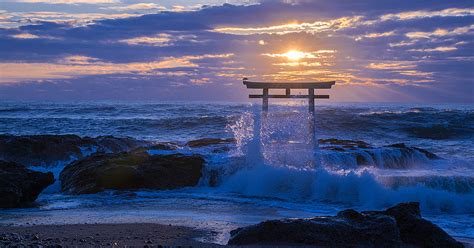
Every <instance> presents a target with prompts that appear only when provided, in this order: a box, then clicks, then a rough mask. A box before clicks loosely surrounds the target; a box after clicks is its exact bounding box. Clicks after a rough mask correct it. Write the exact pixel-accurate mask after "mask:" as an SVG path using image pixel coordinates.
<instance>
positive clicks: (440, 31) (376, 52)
mask: <svg viewBox="0 0 474 248" xmlns="http://www.w3.org/2000/svg"><path fill="white" fill-rule="evenodd" d="M394 3H395V4H394ZM175 4H176V3H169V4H168V5H167V4H165V2H160V3H159V4H158V2H152V1H139V0H137V1H135V0H134V1H128V0H127V1H124V2H122V3H114V4H97V5H87V6H86V5H84V4H78V5H77V6H75V5H70V4H69V5H61V6H53V7H51V6H50V5H46V4H41V5H38V6H48V8H51V9H50V10H49V11H37V9H35V11H33V10H32V11H26V10H21V11H23V12H12V11H7V12H1V11H0V22H2V21H6V22H10V21H11V22H17V24H18V27H13V28H8V29H0V50H1V51H2V52H1V53H0V66H1V67H0V73H1V74H2V75H1V76H0V78H2V82H4V84H3V85H2V86H1V87H0V91H3V92H6V91H5V90H4V89H6V88H5V87H6V86H4V85H6V83H8V85H9V86H8V87H9V88H8V89H11V90H13V89H17V90H18V91H20V90H25V89H27V86H25V85H27V84H30V85H31V86H30V87H32V88H36V87H40V86H35V85H36V84H38V82H41V84H42V85H46V84H47V85H49V86H47V87H46V86H41V87H40V88H41V89H42V90H46V89H48V90H51V92H57V91H55V89H57V90H59V89H62V88H67V87H69V86H68V85H75V86H74V87H75V88H74V89H75V90H76V91H77V92H78V93H77V94H78V95H80V91H82V92H89V91H88V90H89V89H91V88H93V89H96V90H97V91H96V92H97V94H96V95H95V96H96V97H100V87H104V89H108V90H110V89H114V90H117V91H116V92H119V89H121V90H123V92H126V91H127V90H128V88H134V87H135V85H143V88H144V89H150V91H151V89H152V88H153V87H154V86H153V83H152V82H154V83H156V84H159V85H160V86H161V87H160V89H159V90H160V91H167V92H168V94H170V95H171V94H172V93H170V92H172V91H173V90H174V89H176V88H188V87H190V88H193V87H202V88H206V87H207V88H206V89H210V88H211V87H210V85H212V86H213V87H212V89H213V90H214V91H213V92H217V95H219V97H220V96H221V95H222V98H224V99H227V98H232V97H235V95H240V93H245V92H240V91H241V90H244V89H241V88H242V87H241V78H242V77H243V76H247V77H250V78H252V79H255V80H284V81H288V80H289V81H291V80H294V81H298V80H301V81H306V80H326V79H327V80H336V81H337V83H338V85H340V86H341V88H347V89H348V90H347V92H346V96H350V92H351V90H350V89H353V87H359V86H361V85H363V86H364V87H373V88H375V87H384V89H386V91H385V93H387V92H388V93H387V94H395V93H394V91H403V92H401V93H403V94H406V95H411V94H412V92H414V91H415V90H414V89H415V88H416V87H424V88H425V89H426V88H430V87H432V88H436V89H437V90H439V91H440V92H441V91H443V90H448V89H452V88H453V86H452V85H448V84H447V83H446V82H450V83H451V84H457V85H458V86H459V85H461V84H467V83H469V79H470V78H472V77H473V76H474V75H472V72H470V71H471V70H468V69H467V68H472V66H473V62H474V59H473V58H472V56H470V54H472V52H473V47H472V42H471V40H472V39H473V38H474V37H473V35H474V34H473V32H472V13H471V11H470V8H471V7H470V6H472V4H471V5H470V2H469V1H464V0H460V1H445V2H431V0H422V1H407V2H403V3H400V2H399V1H395V0H387V2H380V1H375V0H368V1H364V2H356V1H352V2H347V1H342V0H334V1H305V0H303V1H297V2H293V3H290V4H285V3H281V2H275V1H263V2H262V3H259V4H254V5H245V6H237V5H230V4H224V5H220V6H203V7H199V8H194V9H191V10H189V8H190V6H191V5H192V4H191V3H190V4H188V6H184V7H185V8H182V7H176V8H175V9H174V10H173V9H172V8H173V6H172V5H175ZM23 5H27V4H23ZM28 5H29V4H28ZM161 5H163V6H165V7H166V8H167V10H166V11H161V7H160V6H161ZM388 6H390V8H388ZM76 7H77V8H82V9H81V11H77V9H74V8H76ZM116 7H118V8H116ZM65 8H68V10H71V12H68V11H66V9H65ZM147 8H148V9H147ZM186 8H187V9H186ZM62 10H64V12H62ZM181 10H187V11H181ZM17 11H19V10H17ZM92 12H93V13H95V14H90V13H92ZM151 12H154V13H152V14H150V13H151ZM141 13H149V14H146V15H142V14H141ZM45 20H46V21H47V22H45ZM48 37H54V38H48ZM203 54H204V55H205V54H207V55H206V56H204V55H203ZM212 54H215V55H214V57H213V56H211V55H212ZM229 54H232V56H228V55H229ZM78 55H80V56H78ZM218 55H221V56H223V57H215V56H218ZM25 71H28V72H29V73H28V74H26V75H25V73H24V72H25ZM88 80H90V81H88ZM89 82H94V83H89ZM142 82H143V83H142ZM35 83H36V84H35ZM15 85H16V86H15ZM20 85H22V86H20ZM61 85H63V86H61ZM399 85H403V87H405V88H403V87H398V86H399ZM99 86H100V87H99ZM43 87H44V88H43ZM71 87H72V86H71ZM88 87H89V88H88ZM408 87H410V92H408V91H406V89H407V88H408ZM341 88H339V89H341ZM153 89H154V88H153ZM193 89H194V88H193ZM18 91H15V92H18ZM405 91H406V92H405ZM8 92H13V91H8ZM141 93H143V92H141ZM154 93H155V94H157V93H156V92H155V91H154ZM185 93H186V94H188V96H191V95H193V94H196V92H195V91H192V90H189V91H188V92H185ZM49 94H52V93H49ZM84 94H85V93H84ZM117 94H120V93H117ZM124 94H125V93H124ZM168 94H162V95H160V96H162V97H164V98H166V97H167V96H168ZM186 94H182V95H186ZM203 94H207V95H206V96H207V97H208V98H209V99H214V98H215V97H216V96H213V95H211V94H210V93H206V92H203ZM433 94H434V93H433ZM0 95H2V94H0ZM45 95H46V93H45ZM244 95H245V94H244ZM465 95H466V94H465V93H464V92H460V93H457V96H458V97H459V98H460V99H468V98H467V97H466V96H465ZM2 96H5V93H4V94H3V95H2ZM137 96H138V94H137ZM391 96H392V97H394V95H391ZM397 96H399V95H397ZM423 96H424V97H426V99H434V100H436V101H438V100H439V101H441V99H442V100H446V99H449V100H453V99H454V100H456V99H455V96H450V98H448V96H445V95H443V94H438V95H432V96H429V94H425V95H423ZM124 97H128V94H127V96H124ZM394 98H395V97H394ZM343 99H349V98H343ZM371 99H374V98H367V100H371ZM410 99H417V98H416V97H414V98H410Z"/></svg>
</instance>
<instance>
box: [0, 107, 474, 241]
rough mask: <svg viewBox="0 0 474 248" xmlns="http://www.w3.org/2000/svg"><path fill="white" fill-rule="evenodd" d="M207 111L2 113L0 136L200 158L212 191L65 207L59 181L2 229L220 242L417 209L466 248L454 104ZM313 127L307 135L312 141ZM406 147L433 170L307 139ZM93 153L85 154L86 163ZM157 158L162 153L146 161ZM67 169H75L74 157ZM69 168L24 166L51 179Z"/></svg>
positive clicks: (461, 143)
mask: <svg viewBox="0 0 474 248" xmlns="http://www.w3.org/2000/svg"><path fill="white" fill-rule="evenodd" d="M259 107H260V106H258V105H251V104H246V103H245V104H243V103H205V102H192V103H183V102H165V103H160V102H110V101H109V102H60V103H59V102H1V103H0V134H14V135H31V134H55V135H58V134H77V135H80V136H92V137H95V136H100V135H112V136H116V137H124V136H128V137H134V138H136V139H140V140H149V141H159V142H174V143H177V144H181V145H182V146H181V147H180V148H179V149H178V150H179V151H180V152H183V153H199V154H202V155H203V156H204V157H205V159H206V168H205V170H204V176H203V178H208V176H209V175H208V174H207V173H209V172H210V171H218V173H219V180H218V182H217V184H216V185H210V184H209V183H208V180H204V179H203V180H201V182H200V183H199V185H198V186H197V187H193V188H186V189H180V190H167V191H153V190H142V191H138V192H115V191H106V192H102V193H98V194H93V195H80V196H72V195H65V194H62V193H61V192H60V191H59V182H57V183H56V184H55V185H53V186H50V187H49V188H48V189H47V190H45V191H44V192H43V193H42V194H41V195H40V197H39V198H38V203H39V205H38V206H37V207H34V208H25V209H14V210H0V216H1V218H0V223H1V224H17V225H25V224H33V223H34V224H63V223H125V222H156V223H169V224H179V225H188V226H193V227H199V228H203V229H206V230H209V231H210V232H212V234H213V236H210V237H209V238H208V240H206V241H211V242H218V243H225V242H226V241H227V239H228V232H229V231H230V230H232V229H234V228H236V227H240V226H244V225H248V224H254V223H257V222H259V221H262V220H266V219H277V218H285V217H311V216H315V215H333V214H335V213H337V211H339V210H341V209H345V208H354V209H357V210H369V209H383V208H386V207H389V206H391V205H393V204H396V203H399V202H404V201H418V202H420V204H421V208H422V214H423V216H424V217H426V218H428V219H430V220H431V221H433V222H435V223H436V224H438V225H440V226H441V227H442V228H444V229H445V230H446V231H447V232H448V233H450V234H452V235H454V236H457V237H467V238H474V106H473V105H459V104H457V105H456V104H444V105H427V104H416V105H413V104H379V103H377V104H376V103H371V104H367V103H365V104H361V103H357V104H354V103H352V104H349V103H339V104H322V105H317V106H316V112H315V115H314V116H313V115H311V114H309V113H307V107H306V106H304V105H303V104H302V106H300V105H291V106H289V105H286V104H284V103H281V104H278V105H272V106H271V107H270V111H269V112H268V113H266V114H265V113H261V112H260V110H259ZM311 125H315V130H316V132H315V134H314V135H315V136H314V137H313V136H312V135H313V134H312V131H311V130H312V129H311ZM198 138H234V139H235V140H236V143H235V144H232V145H230V146H231V149H230V150H229V151H225V152H220V153H215V152H213V149H214V148H211V147H203V148H198V149H190V148H187V147H186V146H184V144H185V143H186V142H187V141H189V140H194V139H198ZM318 138H319V139H323V138H338V139H349V140H361V141H365V142H367V143H369V144H371V145H373V146H375V147H382V146H384V145H389V144H394V143H405V144H406V145H408V146H416V147H419V148H423V149H426V150H428V151H430V152H433V153H435V154H437V155H439V156H440V157H442V158H443V159H442V160H429V161H428V160H426V159H423V158H421V157H420V158H418V157H416V156H414V157H413V158H410V159H409V160H408V162H407V163H408V165H407V166H405V167H404V168H405V169H393V168H386V166H384V164H386V163H389V162H390V160H391V158H392V157H396V156H397V154H387V153H386V151H384V150H383V149H380V150H377V149H375V150H374V152H375V153H377V156H378V158H379V159H378V161H374V163H373V165H372V166H366V167H361V166H358V165H357V164H356V163H355V162H354V158H353V157H351V156H349V155H347V154H344V153H337V152H331V151H328V150H324V149H319V148H318V146H317V145H314V141H315V140H316V139H318ZM88 152H91V151H84V153H88ZM149 152H150V153H152V154H153V153H156V154H158V153H163V152H165V151H149ZM72 159H74V158H72ZM67 162H69V161H58V162H57V163H56V164H54V165H47V166H37V165H30V167H31V168H32V169H35V170H40V171H53V172H54V173H55V175H56V176H57V175H59V173H60V171H61V170H62V168H63V167H64V166H65V165H66V164H67Z"/></svg>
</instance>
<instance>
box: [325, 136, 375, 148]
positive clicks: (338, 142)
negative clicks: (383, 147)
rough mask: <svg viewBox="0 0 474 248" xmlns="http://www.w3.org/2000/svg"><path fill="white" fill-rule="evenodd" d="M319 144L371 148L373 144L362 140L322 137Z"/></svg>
mask: <svg viewBox="0 0 474 248" xmlns="http://www.w3.org/2000/svg"><path fill="white" fill-rule="evenodd" d="M319 144H321V145H336V146H342V147H344V148H371V146H370V145H369V144H368V143H366V142H364V141H360V140H341V139H334V138H331V139H320V140H319Z"/></svg>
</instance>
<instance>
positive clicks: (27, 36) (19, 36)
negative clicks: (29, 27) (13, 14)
mask: <svg viewBox="0 0 474 248" xmlns="http://www.w3.org/2000/svg"><path fill="white" fill-rule="evenodd" d="M11 37H13V38H15V39H39V38H40V36H38V35H34V34H29V33H21V34H14V35H12V36H11Z"/></svg>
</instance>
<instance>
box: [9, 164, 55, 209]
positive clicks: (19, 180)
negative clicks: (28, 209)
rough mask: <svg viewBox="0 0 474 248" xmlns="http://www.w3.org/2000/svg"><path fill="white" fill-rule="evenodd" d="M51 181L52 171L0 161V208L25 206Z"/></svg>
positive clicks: (52, 179) (52, 180) (52, 178)
mask: <svg viewBox="0 0 474 248" xmlns="http://www.w3.org/2000/svg"><path fill="white" fill-rule="evenodd" d="M53 183H54V176H53V174H52V173H43V172H37V171H33V170H29V169H27V168H26V167H25V166H23V165H20V164H17V163H14V162H5V161H0V196H1V197H0V208H14V207H22V206H27V205H29V204H31V203H32V202H34V201H35V200H36V198H37V197H38V195H39V194H40V193H41V191H43V189H44V188H46V187H48V186H49V185H51V184H53Z"/></svg>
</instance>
